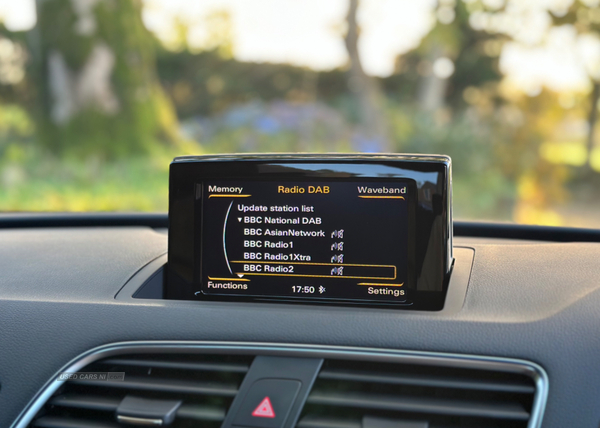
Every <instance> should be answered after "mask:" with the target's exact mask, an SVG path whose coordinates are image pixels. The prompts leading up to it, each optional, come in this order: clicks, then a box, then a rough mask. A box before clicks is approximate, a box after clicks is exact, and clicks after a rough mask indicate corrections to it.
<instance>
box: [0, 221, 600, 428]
mask: <svg viewBox="0 0 600 428" xmlns="http://www.w3.org/2000/svg"><path fill="white" fill-rule="evenodd" d="M166 240H167V237H166V235H165V234H164V233H158V232H156V231H154V230H152V229H150V228H147V227H104V228H103V227H93V228H86V227H79V228H36V229H18V228H13V229H5V230H0V272H1V274H0V347H1V350H2V351H1V352H0V384H1V387H0V427H10V426H11V424H12V423H13V422H14V421H15V419H16V418H17V416H18V415H19V414H20V412H21V411H23V409H24V408H25V407H26V406H27V404H28V403H29V402H30V400H31V399H32V398H33V397H34V396H35V395H36V394H37V393H38V391H39V390H40V389H41V388H42V387H43V386H44V385H45V384H46V382H48V380H49V379H50V378H51V377H52V376H53V375H54V374H55V373H56V372H57V371H58V370H59V369H60V368H62V367H64V366H65V365H66V364H67V363H68V362H69V361H71V360H72V359H73V358H75V357H76V356H78V355H81V354H82V353H85V352H87V351H89V350H90V349H92V348H95V347H98V346H102V345H105V344H109V343H114V342H122V341H157V340H158V341H162V340H164V341H238V342H253V343H265V342H269V343H275V344H277V343H280V344H283V343H286V344H307V345H325V346H351V347H365V348H380V349H388V350H410V351H428V352H443V353H453V354H470V355H484V356H494V357H505V358H516V359H522V360H529V361H532V362H534V363H537V364H539V365H540V366H541V367H543V368H544V369H545V371H546V372H547V374H548V377H549V395H548V402H547V406H546V412H545V414H544V419H543V425H542V426H543V427H546V428H558V427H561V428H562V427H565V426H572V427H582V428H586V427H589V428H597V427H598V425H599V423H600V405H599V403H600V387H599V385H600V364H599V363H598V355H600V335H598V329H599V328H600V279H599V278H600V262H599V260H600V244H596V243H550V242H544V243H541V242H524V241H505V240H502V239H487V240H486V239H474V238H461V237H457V238H455V246H458V247H466V248H472V249H473V251H474V254H475V256H474V260H473V265H472V270H471V275H470V280H469V285H468V289H467V290H466V295H465V299H464V305H463V306H462V307H461V308H459V309H458V310H455V311H446V312H445V311H441V312H433V313H422V312H404V311H395V310H388V309H367V308H352V307H323V306H316V305H288V304H279V303H235V302H179V301H165V300H152V299H132V298H123V299H121V298H120V296H119V298H115V296H116V295H117V294H118V293H119V290H123V291H125V290H126V288H127V286H125V284H127V283H128V281H129V280H130V279H131V278H132V277H133V276H134V274H135V273H136V272H138V271H140V269H142V268H144V266H146V265H148V263H151V262H152V261H153V260H157V259H158V258H160V257H161V256H162V255H164V254H165V253H166V246H167V243H166ZM124 286H125V288H123V287H124ZM124 296H125V297H126V295H124Z"/></svg>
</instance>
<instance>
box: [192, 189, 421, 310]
mask: <svg viewBox="0 0 600 428" xmlns="http://www.w3.org/2000/svg"><path fill="white" fill-rule="evenodd" d="M409 198H410V195H409V192H408V186H407V183H405V182H402V181H398V182H366V183H360V182H347V181H339V182H310V183H300V182H271V181H269V182H267V181H260V182H258V181H256V182H240V183H238V182H216V183H204V185H203V193H202V209H201V212H202V255H201V257H202V263H201V266H202V273H201V276H202V292H203V293H205V294H240V295H247V296H281V297H304V298H306V297H314V298H336V299H350V300H352V299H359V300H365V299H373V300H382V299H383V300H390V299H393V300H400V301H401V300H403V299H405V298H406V292H405V289H406V286H405V283H406V277H407V237H408V230H407V229H408V215H407V212H408V204H409Z"/></svg>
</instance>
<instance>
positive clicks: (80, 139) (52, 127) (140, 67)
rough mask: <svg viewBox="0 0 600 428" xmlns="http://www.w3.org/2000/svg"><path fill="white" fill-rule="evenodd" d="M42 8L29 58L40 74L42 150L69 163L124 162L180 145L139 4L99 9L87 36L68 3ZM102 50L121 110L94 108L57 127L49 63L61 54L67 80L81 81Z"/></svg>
mask: <svg viewBox="0 0 600 428" xmlns="http://www.w3.org/2000/svg"><path fill="white" fill-rule="evenodd" d="M38 6H39V7H38V28H37V29H36V31H35V33H34V35H32V39H33V38H35V39H37V40H35V42H34V43H32V48H31V52H32V53H33V54H34V55H35V56H36V58H35V60H36V61H35V63H36V64H37V72H38V75H37V78H36V79H34V80H35V82H36V83H37V85H38V91H37V92H38V95H39V97H40V102H39V103H38V106H39V109H38V111H37V113H38V123H39V126H38V131H39V133H38V138H39V141H40V142H41V143H43V144H44V145H45V147H47V148H49V149H51V150H53V151H55V152H58V153H64V154H68V155H69V156H79V157H85V156H88V155H92V154H93V155H98V156H103V157H119V156H125V155H128V154H140V153H145V152H148V151H149V150H151V149H152V147H153V146H156V145H160V144H173V143H176V142H177V141H178V131H177V118H176V116H175V113H174V111H173V109H172V106H171V103H170V100H169V99H168V98H167V97H165V96H164V94H163V90H162V88H161V86H160V85H159V83H158V78H157V76H156V72H155V63H156V59H155V51H154V48H155V44H154V39H153V36H152V35H151V34H150V33H149V32H148V30H147V29H146V28H145V27H144V25H143V23H142V20H141V3H140V2H139V1H138V0H119V1H115V0H103V1H100V2H99V3H97V4H96V6H95V8H94V9H93V11H92V19H93V22H94V26H95V28H94V29H93V30H90V31H87V32H86V31H82V30H81V29H80V27H81V25H80V24H81V23H78V22H77V21H78V19H80V18H79V17H78V16H77V14H76V13H75V11H74V9H73V6H72V2H71V1H70V0H48V1H44V2H38ZM33 36H37V37H33ZM36 44H38V45H39V46H35V45H36ZM100 45H102V46H106V47H108V48H109V49H110V52H112V55H114V59H115V63H114V68H113V69H112V70H111V76H110V88H109V89H108V90H109V91H112V93H113V94H114V97H115V98H116V101H117V104H118V107H117V108H116V109H115V111H106V109H102V108H100V107H99V106H97V105H94V104H93V103H92V104H90V105H86V106H84V107H83V108H81V109H80V111H78V112H76V113H75V114H74V115H72V117H69V118H68V120H67V121H66V122H65V123H62V122H60V121H57V120H56V118H53V116H52V109H53V107H54V103H55V102H56V100H55V99H54V97H53V95H52V88H51V85H52V82H51V79H52V76H51V75H50V72H49V59H50V56H51V55H52V54H53V53H59V54H60V55H61V56H62V57H63V58H64V60H65V63H66V64H67V66H68V68H69V70H70V73H71V74H76V73H79V72H81V70H82V69H83V68H84V67H85V65H86V64H87V62H88V61H89V58H90V55H91V53H92V51H93V49H94V48H96V47H97V46H100ZM67 78H68V76H67Z"/></svg>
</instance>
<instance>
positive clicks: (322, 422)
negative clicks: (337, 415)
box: [296, 416, 362, 428]
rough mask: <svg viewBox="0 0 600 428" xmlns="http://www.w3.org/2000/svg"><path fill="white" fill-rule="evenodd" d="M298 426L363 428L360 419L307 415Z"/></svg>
mask: <svg viewBox="0 0 600 428" xmlns="http://www.w3.org/2000/svg"><path fill="white" fill-rule="evenodd" d="M296 427H297V428H362V423H361V422H360V421H344V420H339V419H326V418H318V417H314V416H313V417H311V416H305V417H304V418H302V419H301V420H300V422H298V424H297V425H296Z"/></svg>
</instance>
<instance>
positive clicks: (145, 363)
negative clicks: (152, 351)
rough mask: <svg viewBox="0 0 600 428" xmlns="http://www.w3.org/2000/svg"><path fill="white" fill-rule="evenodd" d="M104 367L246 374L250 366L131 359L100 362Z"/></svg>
mask: <svg viewBox="0 0 600 428" xmlns="http://www.w3.org/2000/svg"><path fill="white" fill-rule="evenodd" d="M99 363H100V364H104V365H115V366H138V367H156V368H163V369H175V370H196V371H212V372H230V373H246V372H247V371H248V370H249V369H250V366H249V365H247V364H234V363H218V362H199V363H190V362H183V361H182V362H180V361H165V360H156V361H154V360H143V359H129V358H109V359H108V360H103V361H99Z"/></svg>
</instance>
